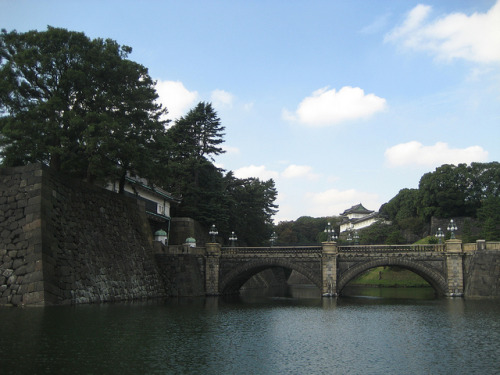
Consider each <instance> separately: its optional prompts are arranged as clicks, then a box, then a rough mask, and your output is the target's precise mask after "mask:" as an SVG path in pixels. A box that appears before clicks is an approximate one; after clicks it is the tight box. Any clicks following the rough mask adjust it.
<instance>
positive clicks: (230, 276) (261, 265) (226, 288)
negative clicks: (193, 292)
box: [219, 258, 322, 294]
mask: <svg viewBox="0 0 500 375" xmlns="http://www.w3.org/2000/svg"><path fill="white" fill-rule="evenodd" d="M271 267H283V268H288V269H291V270H294V271H297V272H299V273H300V274H302V275H304V276H305V277H306V278H307V279H308V280H310V281H311V282H312V283H313V284H314V285H316V286H317V287H318V288H319V289H320V290H321V286H322V285H321V277H320V276H319V275H318V273H317V272H313V271H312V270H309V269H307V268H306V267H303V266H302V265H300V264H297V263H294V262H293V261H289V260H288V259H277V258H261V259H256V260H252V261H249V262H245V263H243V264H241V265H239V266H237V267H235V268H234V269H232V270H231V271H230V272H228V273H227V274H226V275H225V276H224V277H223V278H222V279H221V281H220V284H219V291H220V293H221V294H231V293H237V292H238V291H239V289H240V288H241V287H242V286H243V284H245V282H247V281H248V280H249V279H250V278H251V277H252V276H253V275H255V274H257V273H259V272H261V271H264V270H266V269H268V268H271Z"/></svg>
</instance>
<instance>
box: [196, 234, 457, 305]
mask: <svg viewBox="0 0 500 375" xmlns="http://www.w3.org/2000/svg"><path fill="white" fill-rule="evenodd" d="M463 259H464V249H463V246H462V241H460V240H449V241H446V243H445V244H436V245H390V246H387V245H371V246H364V245H356V246H337V243H336V242H323V243H322V246H312V247H250V248H248V247H224V248H222V247H221V246H220V245H219V244H217V243H208V244H206V262H205V288H206V289H205V290H206V294H207V295H223V294H230V293H236V292H238V290H239V289H240V287H241V286H242V285H243V284H244V283H245V282H246V281H247V280H248V279H249V278H250V277H252V276H253V275H255V274H257V273H259V272H260V271H263V270H265V269H267V268H270V267H284V268H287V269H290V270H295V271H297V272H299V273H301V274H302V275H304V276H305V277H306V278H308V279H309V280H310V281H311V283H313V284H315V285H316V286H317V287H318V288H319V289H320V290H321V292H322V295H323V296H325V297H326V296H337V295H340V294H341V293H342V289H343V288H344V287H345V286H346V285H347V284H348V283H349V282H350V281H351V280H353V279H354V278H356V277H357V276H359V275H360V274H362V273H363V272H365V271H367V270H368V269H370V268H374V267H379V266H399V267H403V268H406V269H408V270H411V271H413V272H415V273H416V274H418V275H419V276H421V277H422V278H423V279H425V280H426V281H427V282H428V283H429V284H430V285H431V286H432V287H433V288H434V289H435V290H436V292H437V294H439V295H442V296H450V297H460V296H463V294H464V275H463Z"/></svg>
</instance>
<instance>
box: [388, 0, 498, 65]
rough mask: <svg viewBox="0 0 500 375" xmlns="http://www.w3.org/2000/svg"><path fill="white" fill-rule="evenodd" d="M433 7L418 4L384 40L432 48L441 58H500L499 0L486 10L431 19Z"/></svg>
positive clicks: (488, 60)
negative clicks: (484, 11)
mask: <svg viewBox="0 0 500 375" xmlns="http://www.w3.org/2000/svg"><path fill="white" fill-rule="evenodd" d="M431 11H432V7H430V6H428V5H422V4H420V5H417V6H416V7H415V8H413V9H412V10H411V11H410V13H409V14H408V16H407V17H406V19H405V21H404V22H403V24H402V25H401V26H399V27H397V28H395V29H394V30H393V31H391V32H390V33H389V34H387V35H386V38H385V40H386V41H390V42H400V43H402V45H403V46H405V47H407V48H410V49H415V50H423V51H430V52H432V53H434V54H435V55H436V56H437V57H438V58H439V59H444V60H452V59H455V58H461V59H465V60H470V61H474V62H481V63H491V62H500V0H499V1H497V3H496V4H495V5H493V7H492V8H491V9H490V10H489V11H487V12H486V13H473V14H472V15H470V16H468V15H466V14H464V13H452V14H449V15H446V16H444V17H442V18H439V19H436V20H432V21H428V18H429V15H430V13H431Z"/></svg>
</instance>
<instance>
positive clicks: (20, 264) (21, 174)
mask: <svg viewBox="0 0 500 375" xmlns="http://www.w3.org/2000/svg"><path fill="white" fill-rule="evenodd" d="M0 178H1V180H0V194H1V195H0V210H1V211H2V212H3V217H2V218H1V221H0V236H1V242H0V256H1V258H0V259H1V263H0V304H6V303H7V304H13V305H19V304H66V303H93V302H104V301H118V300H133V299H143V298H154V297H162V296H165V289H164V285H163V281H162V278H161V276H160V273H159V271H158V269H157V266H156V262H155V260H154V254H153V246H152V235H151V229H150V228H149V224H148V221H147V218H146V215H145V210H144V207H143V206H142V204H141V202H139V201H137V200H135V199H132V198H128V197H124V196H121V195H118V194H116V193H113V192H110V191H107V190H104V189H101V188H98V187H95V186H91V185H87V184H82V183H75V182H72V181H70V180H66V179H64V178H62V177H60V176H57V175H55V174H54V173H52V172H51V170H49V169H48V168H46V167H43V166H42V165H39V164H38V165H31V166H28V167H20V168H9V169H3V170H1V171H0Z"/></svg>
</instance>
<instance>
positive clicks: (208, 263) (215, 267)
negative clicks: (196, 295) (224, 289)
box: [205, 243, 221, 296]
mask: <svg viewBox="0 0 500 375" xmlns="http://www.w3.org/2000/svg"><path fill="white" fill-rule="evenodd" d="M205 246H206V249H205V250H206V257H205V294H206V295H207V296H218V295H219V294H220V291H219V265H220V257H221V245H220V244H219V243H206V244H205Z"/></svg>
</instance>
